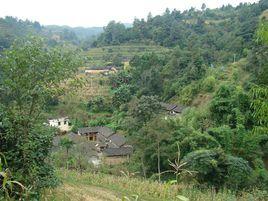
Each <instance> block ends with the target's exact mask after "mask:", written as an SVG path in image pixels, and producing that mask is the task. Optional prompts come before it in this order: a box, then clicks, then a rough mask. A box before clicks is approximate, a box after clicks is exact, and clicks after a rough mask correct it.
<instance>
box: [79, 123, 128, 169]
mask: <svg viewBox="0 0 268 201" xmlns="http://www.w3.org/2000/svg"><path fill="white" fill-rule="evenodd" d="M77 134H78V135H80V136H82V137H83V136H84V137H86V139H87V140H88V141H92V142H96V144H95V147H96V148H97V150H98V152H99V155H100V156H101V157H104V161H105V163H108V164H115V163H121V162H123V161H125V160H127V159H128V158H129V156H130V155H131V154H132V152H133V147H132V146H131V145H127V144H126V139H125V137H124V136H123V135H120V134H117V133H115V132H114V131H113V130H112V129H110V128H108V127H104V126H97V127H85V128H79V129H78V133H77Z"/></svg>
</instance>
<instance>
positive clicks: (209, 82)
mask: <svg viewBox="0 0 268 201" xmlns="http://www.w3.org/2000/svg"><path fill="white" fill-rule="evenodd" d="M215 85H216V79H215V77H214V76H208V77H206V78H205V79H204V80H203V82H202V89H203V90H204V91H206V92H212V91H213V90H214V88H215Z"/></svg>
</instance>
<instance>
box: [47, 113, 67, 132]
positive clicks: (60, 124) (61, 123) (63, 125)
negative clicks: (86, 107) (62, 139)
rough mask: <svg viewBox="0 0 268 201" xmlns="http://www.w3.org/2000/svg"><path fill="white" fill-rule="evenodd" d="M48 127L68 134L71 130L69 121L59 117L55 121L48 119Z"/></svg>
mask: <svg viewBox="0 0 268 201" xmlns="http://www.w3.org/2000/svg"><path fill="white" fill-rule="evenodd" d="M48 124H49V126H52V127H56V128H58V129H60V131H62V132H68V131H70V130H71V129H72V126H71V123H70V119H69V118H68V117H60V118H57V119H48Z"/></svg>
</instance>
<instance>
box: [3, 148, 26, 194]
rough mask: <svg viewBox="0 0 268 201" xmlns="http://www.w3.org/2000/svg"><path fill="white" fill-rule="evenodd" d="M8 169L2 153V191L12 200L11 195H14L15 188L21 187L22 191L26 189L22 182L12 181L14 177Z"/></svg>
mask: <svg viewBox="0 0 268 201" xmlns="http://www.w3.org/2000/svg"><path fill="white" fill-rule="evenodd" d="M7 167H8V166H7V161H6V158H5V156H4V154H3V153H0V191H2V192H4V195H5V197H6V198H7V199H10V194H11V193H13V190H14V187H15V186H19V187H20V188H21V190H22V191H24V190H26V188H25V187H24V186H23V185H22V184H21V183H20V182H18V181H15V180H12V179H11V178H12V175H11V172H10V170H9V169H8V168H7Z"/></svg>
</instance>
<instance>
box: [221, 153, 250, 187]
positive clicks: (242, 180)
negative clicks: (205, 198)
mask: <svg viewBox="0 0 268 201" xmlns="http://www.w3.org/2000/svg"><path fill="white" fill-rule="evenodd" d="M251 174H252V169H251V167H250V166H249V164H248V162H247V161H245V160H244V159H242V158H238V157H234V156H228V157H227V176H226V181H225V185H226V187H228V188H230V189H233V190H241V189H243V188H246V187H248V186H249V181H250V176H251Z"/></svg>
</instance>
